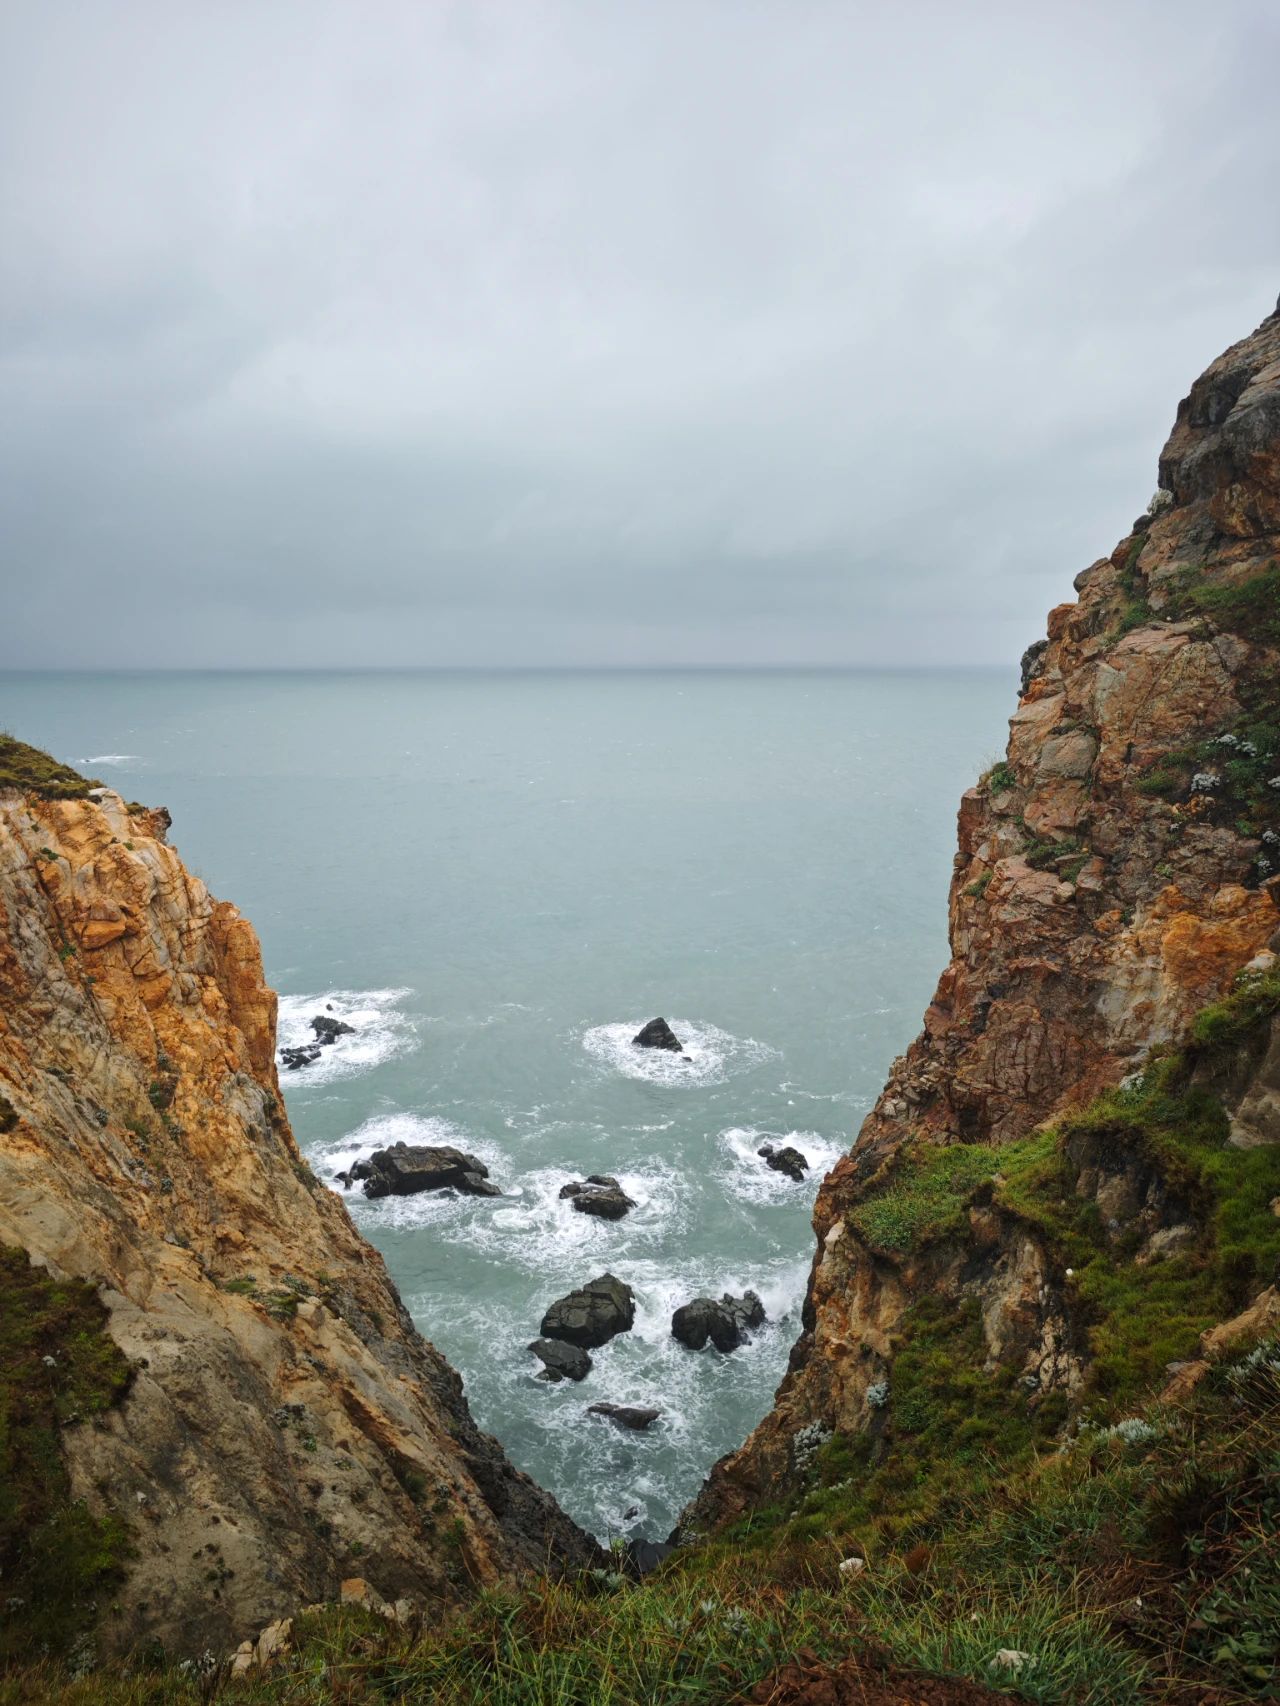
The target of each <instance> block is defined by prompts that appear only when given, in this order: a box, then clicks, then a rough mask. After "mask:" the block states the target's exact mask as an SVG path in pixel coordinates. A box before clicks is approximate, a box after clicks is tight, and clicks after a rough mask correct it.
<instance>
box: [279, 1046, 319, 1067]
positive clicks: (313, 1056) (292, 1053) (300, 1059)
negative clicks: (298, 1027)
mask: <svg viewBox="0 0 1280 1706" xmlns="http://www.w3.org/2000/svg"><path fill="white" fill-rule="evenodd" d="M319 1058H320V1044H319V1043H301V1044H300V1045H299V1046H298V1047H297V1048H282V1049H281V1050H280V1064H281V1066H284V1067H286V1068H287V1069H288V1070H289V1071H290V1072H296V1071H297V1070H298V1068H299V1067H300V1066H310V1065H311V1062H312V1061H313V1060H319Z"/></svg>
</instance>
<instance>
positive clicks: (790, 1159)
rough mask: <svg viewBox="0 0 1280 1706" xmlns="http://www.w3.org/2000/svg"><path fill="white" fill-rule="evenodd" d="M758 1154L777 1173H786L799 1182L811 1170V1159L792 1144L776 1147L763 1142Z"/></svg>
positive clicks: (757, 1151)
mask: <svg viewBox="0 0 1280 1706" xmlns="http://www.w3.org/2000/svg"><path fill="white" fill-rule="evenodd" d="M756 1154H757V1155H759V1156H761V1157H762V1158H763V1160H764V1162H765V1165H766V1166H768V1167H772V1168H773V1170H774V1172H775V1173H785V1174H786V1175H787V1177H788V1178H789V1179H795V1180H796V1182H797V1183H799V1182H801V1181H803V1179H804V1176H805V1174H806V1173H807V1172H808V1171H809V1161H808V1158H807V1156H804V1155H802V1154H801V1153H800V1151H799V1150H798V1149H796V1148H795V1147H794V1146H793V1145H792V1144H790V1143H787V1144H784V1145H783V1147H782V1148H781V1149H775V1148H774V1147H773V1145H772V1144H771V1143H762V1144H761V1145H760V1147H759V1149H757V1150H756Z"/></svg>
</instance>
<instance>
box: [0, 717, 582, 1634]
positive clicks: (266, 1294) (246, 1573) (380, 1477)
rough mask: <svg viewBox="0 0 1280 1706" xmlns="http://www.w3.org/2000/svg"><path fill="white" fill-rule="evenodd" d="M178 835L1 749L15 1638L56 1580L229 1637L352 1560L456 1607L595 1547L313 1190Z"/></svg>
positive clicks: (221, 935)
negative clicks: (523, 1469) (505, 1448)
mask: <svg viewBox="0 0 1280 1706" xmlns="http://www.w3.org/2000/svg"><path fill="white" fill-rule="evenodd" d="M167 827H168V816H167V814H166V813H164V812H162V811H147V810H145V809H143V808H141V807H139V806H136V805H127V804H126V803H125V801H124V800H123V799H121V798H120V797H119V796H118V795H117V794H114V793H113V792H111V791H110V790H109V789H107V788H101V787H96V786H93V785H91V784H90V783H88V782H86V781H85V780H84V779H82V778H80V777H77V776H76V775H75V774H74V773H73V772H70V771H66V770H63V769H61V768H60V767H58V766H55V765H53V764H52V763H51V761H49V760H47V759H45V758H44V756H43V755H42V754H39V753H36V752H34V751H33V749H30V748H24V747H22V746H20V745H19V743H17V742H14V741H11V740H7V739H6V740H5V741H4V742H3V751H0V1246H4V1247H6V1248H5V1250H4V1252H3V1254H4V1257H5V1273H4V1280H5V1285H4V1301H5V1308H4V1311H3V1315H4V1319H3V1322H2V1323H0V1326H3V1332H4V1340H5V1346H6V1353H7V1355H9V1357H10V1364H9V1367H10V1370H12V1368H13V1367H15V1366H18V1367H20V1368H22V1369H25V1374H24V1376H23V1378H22V1380H21V1381H19V1382H17V1383H16V1384H15V1386H14V1389H13V1390H7V1393H6V1395H5V1405H6V1414H5V1417H4V1420H5V1423H6V1430H5V1440H4V1451H5V1453H6V1456H5V1464H4V1467H5V1472H6V1481H7V1483H8V1484H9V1492H8V1494H7V1498H8V1503H7V1504H4V1506H3V1508H0V1518H8V1519H9V1522H8V1526H6V1525H5V1524H4V1523H3V1522H0V1542H3V1543H4V1545H5V1548H6V1551H7V1554H8V1555H6V1557H5V1559H4V1566H5V1581H6V1594H7V1596H8V1597H7V1599H6V1603H5V1606H4V1608H3V1609H2V1610H0V1620H3V1622H4V1623H5V1624H6V1625H7V1627H6V1628H5V1629H3V1630H0V1635H2V1636H3V1641H0V1645H2V1646H3V1647H4V1648H5V1650H15V1649H19V1648H20V1647H21V1640H20V1636H21V1630H22V1626H23V1625H24V1624H26V1623H27V1622H28V1621H29V1619H30V1618H31V1617H32V1615H33V1612H32V1610H31V1603H34V1601H32V1602H31V1603H28V1595H27V1594H26V1593H25V1592H24V1589H23V1584H24V1583H28V1584H29V1583H30V1582H32V1581H35V1582H37V1583H38V1582H40V1581H41V1580H44V1581H45V1582H46V1583H47V1582H49V1581H50V1580H53V1581H56V1584H57V1590H58V1592H59V1594H60V1595H62V1596H65V1598H66V1599H67V1601H68V1606H69V1608H70V1613H71V1615H70V1621H69V1623H68V1621H67V1620H66V1619H64V1620H63V1633H74V1631H75V1629H77V1628H79V1629H81V1631H83V1630H84V1629H85V1628H87V1627H88V1625H89V1624H90V1622H93V1623H94V1624H95V1625H96V1631H97V1633H96V1636H95V1637H94V1639H96V1641H97V1642H98V1644H99V1645H101V1646H104V1647H114V1648H119V1649H123V1648H135V1647H137V1646H138V1645H139V1644H140V1643H142V1642H144V1641H148V1640H152V1641H156V1640H158V1641H160V1642H163V1643H164V1644H166V1645H167V1646H169V1647H171V1648H176V1649H177V1650H178V1651H181V1652H198V1651H200V1650H202V1649H204V1648H209V1649H212V1650H213V1651H215V1652H219V1651H223V1650H225V1649H226V1648H227V1647H228V1646H230V1645H234V1643H235V1642H236V1641H237V1640H239V1639H240V1638H241V1637H243V1636H244V1635H246V1634H252V1633H253V1632H254V1631H255V1630H256V1629H257V1628H259V1627H260V1626H261V1625H262V1624H263V1623H265V1622H267V1621H269V1620H270V1619H271V1618H272V1617H274V1616H279V1615H284V1614H288V1613H291V1612H292V1611H294V1610H295V1609H296V1608H297V1606H298V1605H300V1604H304V1603H307V1602H313V1601H322V1600H327V1599H331V1598H333V1597H335V1596H336V1594H337V1591H338V1587H339V1583H340V1581H341V1579H342V1578H344V1577H347V1576H356V1575H359V1576H363V1577H367V1578H368V1579H369V1581H370V1582H371V1583H372V1584H373V1585H374V1587H375V1588H376V1589H377V1590H378V1591H379V1592H380V1593H381V1594H383V1595H385V1596H387V1597H388V1598H389V1599H395V1598H396V1597H397V1596H402V1595H403V1596H411V1597H414V1598H416V1599H418V1600H420V1601H421V1600H425V1601H427V1602H428V1603H432V1604H436V1605H440V1606H444V1605H448V1604H451V1603H455V1602H459V1601H462V1600H464V1599H466V1598H468V1597H470V1596H471V1595H472V1594H473V1593H474V1591H475V1590H476V1589H477V1588H479V1587H482V1586H484V1585H487V1584H492V1583H494V1582H496V1581H498V1580H501V1579H504V1578H509V1577H512V1576H514V1575H516V1574H519V1573H520V1572H523V1571H525V1570H535V1569H536V1570H539V1571H548V1570H549V1571H551V1572H552V1573H554V1572H555V1571H556V1570H557V1569H558V1568H560V1567H563V1566H565V1565H569V1564H573V1563H579V1562H593V1561H595V1558H596V1549H595V1546H594V1543H593V1542H591V1541H590V1540H588V1539H587V1537H586V1536H585V1535H583V1534H582V1533H581V1532H580V1531H579V1530H577V1529H576V1528H575V1527H574V1525H573V1524H572V1523H571V1522H570V1521H569V1520H568V1519H567V1518H566V1517H565V1516H564V1515H563V1514H562V1513H561V1512H560V1510H559V1508H558V1507H557V1506H556V1504H555V1502H554V1501H553V1500H552V1499H551V1497H550V1496H549V1495H548V1494H545V1493H543V1492H542V1491H541V1490H540V1489H538V1488H537V1487H535V1486H534V1485H533V1483H532V1482H530V1481H529V1480H528V1478H527V1477H526V1476H524V1475H523V1474H520V1473H519V1472H517V1471H516V1470H515V1469H514V1468H513V1467H512V1465H511V1464H510V1463H509V1462H508V1461H507V1459H506V1457H505V1456H504V1455H503V1453H502V1451H501V1449H500V1447H499V1446H498V1445H497V1443H496V1442H495V1441H494V1440H493V1439H491V1438H489V1437H488V1436H486V1435H484V1434H482V1433H481V1432H480V1431H479V1430H478V1429H477V1428H476V1426H475V1424H474V1422H473V1421H472V1419H471V1416H470V1414H469V1412H468V1409H467V1404H466V1400H465V1398H464V1397H463V1393H462V1384H461V1381H460V1380H459V1378H458V1376H457V1375H456V1374H455V1373H454V1371H453V1370H452V1369H451V1368H450V1367H449V1366H448V1364H447V1363H446V1362H445V1361H444V1359H443V1358H442V1357H441V1356H440V1355H439V1353H438V1352H437V1351H436V1350H435V1349H434V1348H433V1347H432V1346H431V1345H430V1344H428V1343H426V1342H425V1341H424V1340H423V1339H422V1338H421V1337H420V1336H419V1334H418V1333H417V1331H416V1330H415V1329H414V1327H413V1324H412V1323H411V1321H410V1319H409V1317H408V1315H407V1313H406V1311H405V1309H404V1307H403V1305H402V1304H401V1301H400V1298H399V1296H398V1295H397V1293H396V1290H395V1287H394V1286H393V1284H392V1283H391V1280H390V1278H389V1276H388V1274H387V1271H386V1268H385V1266H384V1264H383V1261H382V1259H381V1257H380V1256H379V1255H378V1254H377V1253H376V1252H375V1251H374V1250H373V1249H372V1248H371V1247H370V1246H369V1245H368V1244H366V1243H365V1242H364V1240H363V1239H362V1238H361V1237H360V1236H359V1235H358V1233H357V1232H356V1231H355V1229H354V1227H353V1226H352V1224H351V1222H350V1220H349V1219H348V1217H347V1214H346V1211H345V1209H344V1208H343V1206H342V1204H341V1203H340V1202H339V1201H338V1199H337V1198H336V1197H335V1196H334V1195H333V1194H332V1193H331V1192H330V1191H328V1190H326V1189H324V1188H322V1187H321V1186H320V1185H319V1184H318V1182H317V1181H316V1180H315V1179H314V1178H313V1176H312V1174H311V1172H310V1170H309V1168H308V1167H307V1165H306V1162H305V1161H304V1160H303V1158H302V1156H301V1154H300V1152H299V1150H298V1147H297V1144H296V1143H295V1141H294V1138H293V1134H292V1132H291V1131H290V1129H289V1122H288V1118H287V1116H286V1114H285V1109H284V1104H283V1101H282V1099H281V1096H280V1090H279V1084H278V1082H277V1078H276V1070H275V1063H274V1057H275V1024H276V1001H275V996H274V994H273V993H272V991H271V990H270V989H268V987H267V986H266V983H265V982H264V979H263V972H262V962H261V955H260V952H259V948H258V942H257V938H256V937H255V935H254V932H253V929H252V928H251V926H250V925H249V923H248V922H247V921H246V920H245V919H244V918H242V917H241V916H240V914H239V913H238V912H237V911H236V909H235V907H234V906H231V905H228V904H227V903H226V902H224V901H218V900H215V899H214V898H213V897H212V896H211V895H210V894H209V892H208V890H207V889H206V887H205V885H204V884H203V883H202V882H201V881H200V880H199V879H198V878H196V877H194V876H193V875H192V874H191V873H190V872H189V871H187V870H186V869H185V868H184V866H183V864H182V862H181V860H180V859H179V857H178V855H177V854H176V853H175V852H174V850H173V849H172V848H171V847H170V846H169V845H168V844H167V841H166V830H167ZM95 1293H96V1297H95ZM99 1299H100V1301H98V1300H99ZM15 1346H17V1350H15V1348H14V1347H15ZM15 1357H16V1358H17V1363H15V1362H14V1361H13V1359H14V1358H15ZM24 1357H25V1362H23V1361H22V1359H23V1358H24ZM14 1487H17V1488H19V1492H18V1493H17V1494H15V1493H13V1491H12V1489H13V1488H14ZM15 1500H16V1504H17V1508H16V1509H14V1508H10V1507H11V1506H13V1505H14V1502H15ZM82 1638H84V1637H83V1634H82Z"/></svg>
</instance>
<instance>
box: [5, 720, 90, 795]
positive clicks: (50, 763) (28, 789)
mask: <svg viewBox="0 0 1280 1706" xmlns="http://www.w3.org/2000/svg"><path fill="white" fill-rule="evenodd" d="M101 786H102V784H101V783H100V782H95V781H93V780H92V779H91V778H89V777H87V776H81V775H80V774H79V773H78V772H77V771H75V770H72V769H70V768H69V767H68V766H67V765H65V764H59V763H58V761H57V759H55V758H50V756H49V754H48V753H47V752H41V751H40V749H39V748H38V747H34V746H27V745H26V743H25V742H24V741H20V740H15V739H14V738H13V736H12V735H10V734H6V733H4V732H3V731H2V730H0V792H3V791H4V790H5V789H7V788H17V789H19V790H20V791H21V792H22V793H24V794H35V795H37V796H38V797H39V798H40V799H42V800H82V799H83V798H84V797H85V795H86V794H87V793H88V792H89V790H90V788H100V787H101Z"/></svg>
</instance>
